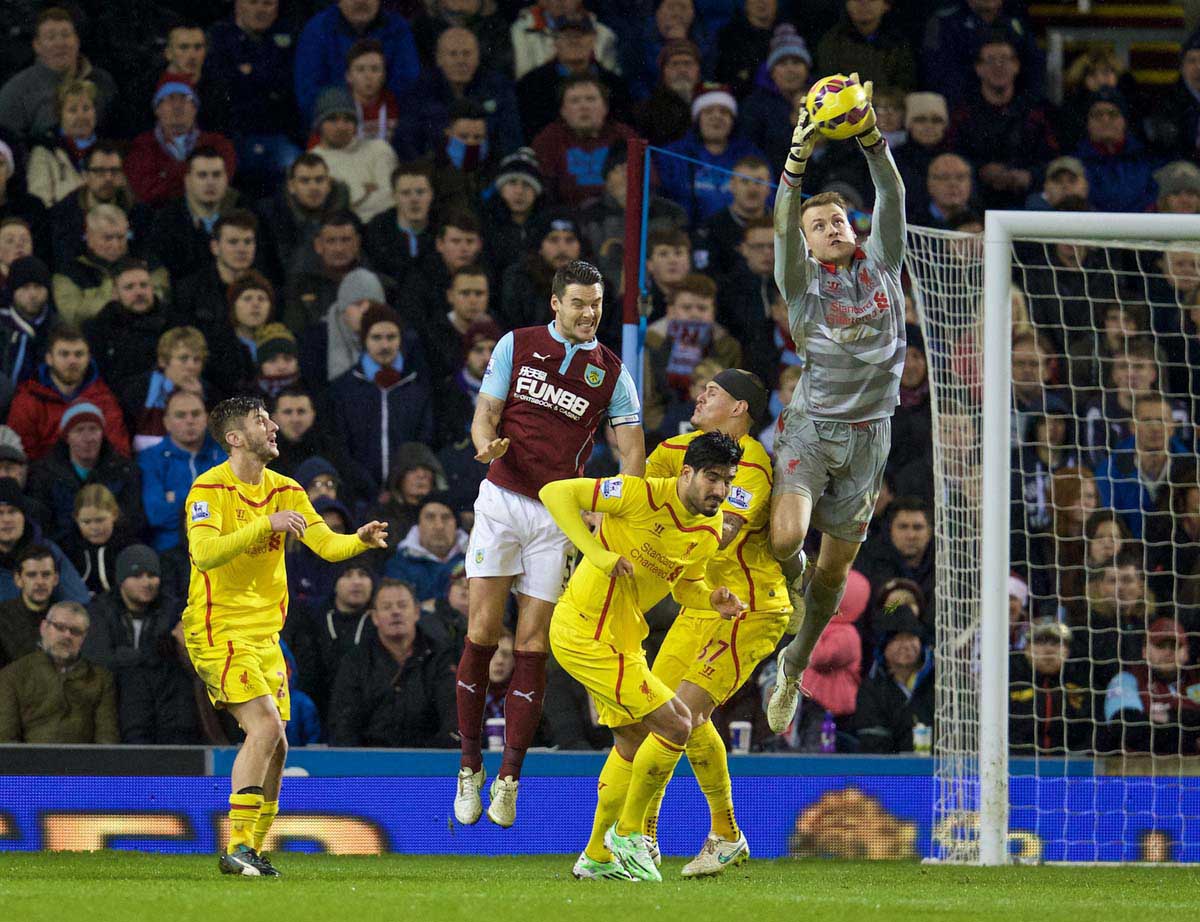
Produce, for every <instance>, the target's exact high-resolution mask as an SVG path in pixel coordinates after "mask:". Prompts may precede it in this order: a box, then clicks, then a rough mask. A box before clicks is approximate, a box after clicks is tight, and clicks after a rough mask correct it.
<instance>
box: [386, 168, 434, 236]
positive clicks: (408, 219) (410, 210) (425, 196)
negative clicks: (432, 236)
mask: <svg viewBox="0 0 1200 922" xmlns="http://www.w3.org/2000/svg"><path fill="white" fill-rule="evenodd" d="M392 195H393V196H394V197H395V199H396V215H397V217H399V219H400V220H401V221H402V222H403V223H404V224H405V225H407V226H409V227H424V226H425V223H426V222H427V221H428V220H429V208H430V206H431V205H432V204H433V186H432V185H430V182H429V177H428V176H419V175H401V176H397V177H396V184H395V185H394V186H392Z"/></svg>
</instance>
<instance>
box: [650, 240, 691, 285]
mask: <svg viewBox="0 0 1200 922" xmlns="http://www.w3.org/2000/svg"><path fill="white" fill-rule="evenodd" d="M691 268H692V253H691V250H689V249H688V248H687V247H685V246H672V245H670V244H665V243H660V244H658V245H657V246H655V247H654V251H653V252H652V253H651V254H650V259H649V260H647V262H646V271H647V272H649V273H650V275H651V277H652V278H653V279H654V281H655V282H657V283H658V284H659V286H660V287H663V288H669V287H670V286H672V285H677V284H679V283H680V282H681V281H683V277H684V276H685V275H687V274H688V272H689V271H690V269H691Z"/></svg>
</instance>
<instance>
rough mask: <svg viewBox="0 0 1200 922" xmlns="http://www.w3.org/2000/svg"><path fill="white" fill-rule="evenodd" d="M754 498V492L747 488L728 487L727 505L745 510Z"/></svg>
mask: <svg viewBox="0 0 1200 922" xmlns="http://www.w3.org/2000/svg"><path fill="white" fill-rule="evenodd" d="M753 499H754V494H753V493H751V492H750V491H749V490H743V489H742V488H741V487H730V488H729V505H731V506H732V507H733V508H734V509H741V510H742V511H743V512H745V511H746V510H747V509H749V508H750V502H751V500H753Z"/></svg>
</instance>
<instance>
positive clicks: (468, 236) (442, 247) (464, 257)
mask: <svg viewBox="0 0 1200 922" xmlns="http://www.w3.org/2000/svg"><path fill="white" fill-rule="evenodd" d="M434 246H435V247H436V248H437V251H438V253H439V254H441V257H442V262H443V263H445V264H446V268H447V269H449V270H450V271H451V272H453V271H454V270H455V269H461V268H462V267H463V266H467V265H470V264H471V263H473V262H474V261H475V260H476V259H477V258H478V257H479V251H480V250H482V249H483V239H482V238H481V237H480V236H479V234H477V233H475V231H468V230H462V229H461V228H458V227H455V226H454V225H453V224H451V225H448V226H447V227H445V228H443V230H442V233H441V234H439V235H438V238H437V240H436V241H434Z"/></svg>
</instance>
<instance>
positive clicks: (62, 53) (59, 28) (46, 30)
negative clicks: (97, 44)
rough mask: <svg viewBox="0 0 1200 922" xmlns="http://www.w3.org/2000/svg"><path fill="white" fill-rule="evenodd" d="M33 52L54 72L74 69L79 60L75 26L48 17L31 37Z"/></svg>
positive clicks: (65, 71) (60, 72)
mask: <svg viewBox="0 0 1200 922" xmlns="http://www.w3.org/2000/svg"><path fill="white" fill-rule="evenodd" d="M33 53H34V54H36V55H37V56H38V60H39V61H41V62H42V63H43V64H44V65H45V66H46V67H48V68H50V69H51V70H52V71H54V72H55V73H59V74H62V73H67V72H70V71H74V70H75V65H76V64H77V63H78V62H79V36H78V35H77V34H76V32H75V26H74V25H72V24H71V23H70V22H67V21H66V20H61V19H48V20H46V21H45V22H43V23H42V24H41V25H40V26H38V30H37V34H36V35H34V37H33Z"/></svg>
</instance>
